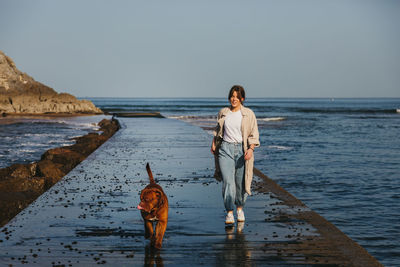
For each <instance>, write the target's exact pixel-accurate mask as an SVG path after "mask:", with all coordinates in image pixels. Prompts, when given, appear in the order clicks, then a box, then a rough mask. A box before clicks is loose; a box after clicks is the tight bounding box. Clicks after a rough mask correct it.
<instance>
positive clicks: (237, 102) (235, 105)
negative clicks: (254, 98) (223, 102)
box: [229, 91, 244, 109]
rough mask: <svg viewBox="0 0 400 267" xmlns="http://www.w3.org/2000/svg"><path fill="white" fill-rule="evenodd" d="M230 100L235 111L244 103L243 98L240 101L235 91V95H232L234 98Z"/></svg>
mask: <svg viewBox="0 0 400 267" xmlns="http://www.w3.org/2000/svg"><path fill="white" fill-rule="evenodd" d="M229 100H230V102H231V106H232V108H233V109H236V108H238V107H240V104H241V103H242V101H243V100H244V99H243V98H242V99H239V98H238V94H237V92H236V91H234V92H233V94H232V96H231V98H230V99H229Z"/></svg>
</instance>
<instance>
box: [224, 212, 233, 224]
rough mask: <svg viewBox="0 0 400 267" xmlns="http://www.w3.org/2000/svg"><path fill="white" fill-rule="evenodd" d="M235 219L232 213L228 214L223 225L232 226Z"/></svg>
mask: <svg viewBox="0 0 400 267" xmlns="http://www.w3.org/2000/svg"><path fill="white" fill-rule="evenodd" d="M234 223H235V218H234V217H233V212H228V214H227V215H226V218H225V224H234Z"/></svg>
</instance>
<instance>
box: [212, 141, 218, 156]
mask: <svg viewBox="0 0 400 267" xmlns="http://www.w3.org/2000/svg"><path fill="white" fill-rule="evenodd" d="M216 148H217V147H216V145H215V140H214V139H213V140H212V144H211V154H214V153H215V149H216Z"/></svg>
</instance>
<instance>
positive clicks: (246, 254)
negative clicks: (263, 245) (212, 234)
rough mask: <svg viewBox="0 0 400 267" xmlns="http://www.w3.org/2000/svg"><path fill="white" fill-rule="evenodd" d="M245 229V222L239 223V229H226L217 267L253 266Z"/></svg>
mask: <svg viewBox="0 0 400 267" xmlns="http://www.w3.org/2000/svg"><path fill="white" fill-rule="evenodd" d="M243 228H244V222H238V223H237V227H225V232H226V238H225V242H224V244H223V247H222V248H221V250H220V251H219V254H217V256H216V262H215V263H216V264H215V265H216V266H253V264H252V262H251V250H250V248H249V246H248V244H247V241H246V237H245V234H244V233H243Z"/></svg>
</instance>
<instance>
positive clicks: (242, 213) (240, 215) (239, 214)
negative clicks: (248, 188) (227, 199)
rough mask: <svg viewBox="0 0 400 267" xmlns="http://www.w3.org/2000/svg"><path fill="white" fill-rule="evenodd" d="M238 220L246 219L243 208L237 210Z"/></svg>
mask: <svg viewBox="0 0 400 267" xmlns="http://www.w3.org/2000/svg"><path fill="white" fill-rule="evenodd" d="M237 220H238V222H244V220H245V218H244V212H243V210H242V209H240V210H237Z"/></svg>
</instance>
